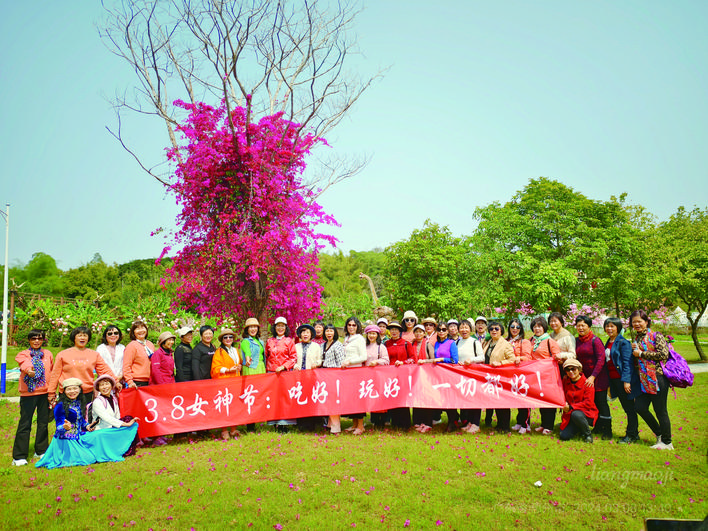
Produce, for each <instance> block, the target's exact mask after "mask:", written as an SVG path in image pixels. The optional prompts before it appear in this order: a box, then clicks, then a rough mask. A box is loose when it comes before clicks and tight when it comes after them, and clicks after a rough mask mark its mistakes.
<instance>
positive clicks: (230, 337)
mask: <svg viewBox="0 0 708 531" xmlns="http://www.w3.org/2000/svg"><path fill="white" fill-rule="evenodd" d="M233 338H234V336H232V335H228V336H224V337H222V339H233Z"/></svg>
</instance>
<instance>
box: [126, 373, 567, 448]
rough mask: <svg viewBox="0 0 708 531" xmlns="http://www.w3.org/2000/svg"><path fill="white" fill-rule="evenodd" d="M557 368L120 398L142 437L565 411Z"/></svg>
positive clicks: (285, 382) (185, 388) (243, 379)
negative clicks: (255, 425)
mask: <svg viewBox="0 0 708 531" xmlns="http://www.w3.org/2000/svg"><path fill="white" fill-rule="evenodd" d="M564 404H565V399H564V397H563V388H562V385H561V380H560V373H559V371H558V368H557V365H556V362H554V361H553V360H540V361H529V362H525V363H522V364H521V365H520V366H518V367H517V366H514V365H506V366H504V367H490V366H489V365H470V366H467V367H465V366H462V365H449V364H437V365H430V364H426V365H402V366H400V367H395V366H379V367H361V368H355V369H314V370H307V371H291V372H282V373H280V374H259V375H252V376H238V377H235V378H220V379H216V380H198V381H195V382H183V383H178V384H165V385H149V386H146V387H141V388H138V389H130V390H126V391H123V392H122V393H121V394H120V408H121V412H122V413H123V414H125V415H132V416H134V417H137V418H138V419H139V434H140V436H141V437H148V436H157V435H166V434H170V433H180V432H185V431H196V430H203V429H212V428H221V427H224V426H236V425H242V424H248V423H251V422H263V421H267V420H273V419H283V418H298V417H309V416H318V415H330V414H331V415H337V414H340V415H346V414H347V413H364V412H368V411H381V410H385V409H390V408H397V407H420V408H435V409H453V408H464V409H471V408H478V409H485V408H517V407H522V408H524V407H528V408H539V407H562V406H563V405H564Z"/></svg>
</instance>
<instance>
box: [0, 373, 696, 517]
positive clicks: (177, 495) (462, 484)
mask: <svg viewBox="0 0 708 531" xmlns="http://www.w3.org/2000/svg"><path fill="white" fill-rule="evenodd" d="M707 397H708V374H700V375H697V376H696V382H695V384H694V386H693V387H692V388H689V389H681V390H678V391H677V397H676V398H674V397H673V394H671V395H670V397H669V411H670V415H671V419H672V426H673V434H674V441H673V442H674V446H675V447H676V450H675V451H673V452H660V451H656V450H651V449H650V448H649V444H650V443H653V438H652V437H651V433H648V430H647V428H646V426H645V425H644V424H643V422H641V421H640V429H642V430H643V431H642V433H641V436H642V438H643V443H642V444H635V445H631V446H624V445H619V444H616V442H607V441H601V440H597V441H596V442H595V443H594V444H592V445H588V444H584V443H582V442H580V441H579V440H577V441H570V442H561V441H559V440H558V439H557V438H556V436H555V435H554V436H548V437H544V436H541V435H537V434H534V435H523V436H522V435H518V434H516V433H514V434H510V435H501V434H493V433H492V432H491V430H487V429H483V431H482V432H481V433H480V434H478V435H477V436H470V435H467V434H462V433H456V434H449V435H448V434H445V433H443V432H442V431H441V430H442V426H438V427H436V429H435V430H434V431H433V432H431V433H428V434H425V435H420V434H418V433H416V432H411V433H400V432H391V431H384V432H376V431H367V432H366V433H365V434H364V436H362V437H354V436H351V435H341V436H335V437H333V436H330V435H325V434H323V433H319V434H300V433H291V434H286V435H279V434H276V433H274V432H272V431H270V430H269V429H268V428H266V427H261V428H260V430H261V431H260V432H259V433H258V434H255V435H248V436H243V437H242V438H241V439H240V440H238V441H229V442H222V441H214V440H201V441H197V442H187V441H185V442H173V443H171V444H170V445H168V446H166V447H164V448H159V449H143V450H141V451H139V453H138V455H137V456H134V457H131V458H128V459H127V460H126V461H125V462H123V463H108V464H100V465H93V466H90V467H78V468H71V469H62V470H52V471H47V470H44V469H42V470H37V469H35V468H33V467H31V466H27V467H22V468H14V467H11V466H10V461H11V446H12V441H13V437H14V430H15V427H16V423H17V420H18V415H19V413H18V405H17V404H12V403H7V402H2V403H0V430H1V431H0V433H1V434H2V437H3V439H4V441H5V444H4V445H3V448H2V452H0V475H2V476H3V479H2V483H3V488H2V490H1V493H0V505H1V506H3V507H5V509H3V511H2V513H1V515H0V528H1V529H3V530H9V529H60V528H61V529H66V528H77V529H105V528H106V527H109V526H115V527H135V528H137V529H190V528H194V529H226V528H236V529H243V528H247V527H248V526H251V525H252V526H253V528H255V529H281V526H282V529H322V530H324V529H327V530H329V529H350V528H352V527H358V528H364V529H370V528H380V529H388V528H396V529H400V528H403V527H406V526H409V527H410V528H411V529H438V528H444V529H470V528H480V529H485V528H492V529H499V528H511V527H516V528H518V529H549V528H556V529H639V528H641V526H642V522H643V519H644V518H645V517H674V518H699V519H702V518H704V517H705V515H706V512H707V509H708V505H707V504H706V492H708V489H707V488H706V487H707V486H708V482H707V481H706V479H705V478H706V443H707V442H708V440H707V436H708V398H707ZM611 406H612V412H613V417H614V419H615V421H614V425H613V426H614V432H615V435H616V436H620V435H623V434H624V422H623V420H622V419H623V414H622V412H621V409H620V406H619V404H618V402H617V401H615V402H613V403H612V404H611ZM538 422H539V419H538V415H535V418H534V424H538ZM537 481H540V482H541V483H542V485H541V486H539V487H536V486H534V483H536V482H537Z"/></svg>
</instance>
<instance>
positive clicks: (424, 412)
mask: <svg viewBox="0 0 708 531" xmlns="http://www.w3.org/2000/svg"><path fill="white" fill-rule="evenodd" d="M434 414H435V410H434V409H425V408H422V407H414V408H413V424H425V425H426V426H432V425H433V415H434Z"/></svg>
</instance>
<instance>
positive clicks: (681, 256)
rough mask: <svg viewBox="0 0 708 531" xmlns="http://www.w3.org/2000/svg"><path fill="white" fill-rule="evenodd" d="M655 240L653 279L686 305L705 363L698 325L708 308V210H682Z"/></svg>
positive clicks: (652, 247)
mask: <svg viewBox="0 0 708 531" xmlns="http://www.w3.org/2000/svg"><path fill="white" fill-rule="evenodd" d="M654 235H655V239H654V240H653V241H652V242H651V243H650V245H648V246H647V247H648V248H649V249H650V250H651V252H650V254H649V256H650V260H651V262H652V263H653V264H655V270H656V271H657V273H656V276H655V277H653V278H650V279H649V282H650V285H653V287H654V289H655V290H656V291H658V292H661V293H666V294H667V295H673V296H674V297H675V298H676V299H677V302H679V303H680V304H681V305H683V306H684V310H685V311H686V317H687V319H688V322H689V323H690V325H691V338H692V339H693V344H694V345H695V347H696V351H698V355H699V356H700V358H701V359H702V360H706V359H707V358H706V355H705V353H704V352H703V348H702V347H701V344H700V342H699V341H698V322H699V321H700V319H701V317H702V316H703V314H704V313H705V311H706V306H708V209H707V208H704V209H702V210H701V209H699V208H694V209H693V210H691V211H687V210H686V209H685V208H684V207H680V208H679V209H678V211H677V212H676V213H675V214H673V215H672V216H671V218H670V219H669V220H668V221H666V222H664V223H661V224H659V226H658V228H657V230H656V232H655V233H654Z"/></svg>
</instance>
